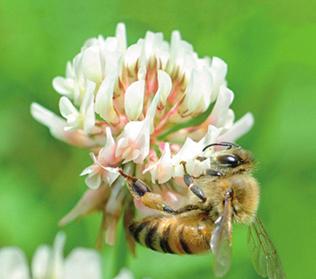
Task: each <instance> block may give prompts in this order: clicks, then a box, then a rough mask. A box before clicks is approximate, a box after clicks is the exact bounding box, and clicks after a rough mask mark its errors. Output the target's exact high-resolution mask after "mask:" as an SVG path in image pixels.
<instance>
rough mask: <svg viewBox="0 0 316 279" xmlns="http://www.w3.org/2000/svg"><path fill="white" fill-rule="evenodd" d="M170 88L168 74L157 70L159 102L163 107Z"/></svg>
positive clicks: (170, 81)
mask: <svg viewBox="0 0 316 279" xmlns="http://www.w3.org/2000/svg"><path fill="white" fill-rule="evenodd" d="M171 88H172V80H171V77H170V76H169V74H168V73H166V72H165V71H162V70H158V92H159V94H160V101H161V103H162V104H163V105H165V104H166V102H167V98H168V96H169V94H170V91H171Z"/></svg>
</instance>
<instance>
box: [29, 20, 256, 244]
mask: <svg viewBox="0 0 316 279" xmlns="http://www.w3.org/2000/svg"><path fill="white" fill-rule="evenodd" d="M226 74H227V65H226V63H225V62H224V61H223V60H222V59H220V58H218V57H213V58H209V57H203V58H200V57H199V56H198V54H197V53H196V52H195V51H194V50H193V47H192V46H191V44H189V43H188V42H186V41H184V40H183V39H182V38H181V35H180V33H179V32H178V31H174V32H173V33H172V34H171V42H170V43H169V42H168V41H166V40H164V38H163V35H162V34H161V33H153V32H147V33H146V35H145V37H144V38H141V39H139V40H138V41H137V42H136V43H134V44H132V45H130V46H127V39H126V33H125V26H124V24H122V23H120V24H118V26H117V30H116V34H115V36H114V37H107V38H103V37H102V36H99V37H96V38H92V39H89V40H88V41H87V42H86V43H85V44H84V46H83V47H82V49H81V51H80V52H79V53H78V54H77V55H76V56H75V57H74V59H73V60H72V61H71V62H68V64H67V67H66V75H65V77H56V78H55V79H54V80H53V87H54V88H55V89H56V91H57V92H58V93H60V94H61V95H62V97H61V99H60V102H59V104H60V105H59V108H60V113H61V115H62V116H63V117H64V119H65V120H64V119H62V118H60V117H58V116H57V115H55V114H54V113H52V112H49V111H48V110H46V109H44V108H42V107H41V106H39V105H37V104H33V105H32V108H31V111H32V115H33V116H34V118H35V119H36V120H38V121H39V122H41V123H42V124H44V125H46V126H47V127H48V128H49V129H50V131H51V133H52V135H53V136H55V137H57V138H58V139H61V140H63V141H65V142H67V143H71V144H76V145H79V146H83V147H87V148H88V149H90V152H91V151H92V152H93V155H92V156H91V157H92V159H93V163H92V165H90V166H89V167H87V168H86V169H85V170H84V171H83V172H82V175H87V177H86V184H87V185H88V187H89V188H90V189H91V190H90V189H89V190H88V191H87V193H86V194H85V195H84V197H83V198H82V200H81V201H79V203H78V205H77V206H76V207H75V209H74V210H73V211H71V213H70V215H67V216H66V218H65V219H63V221H64V222H63V223H65V222H67V220H72V219H73V218H75V217H77V216H82V215H85V214H86V213H88V212H91V211H93V208H91V207H90V206H87V203H90V204H92V205H95V206H96V205H97V206H96V207H95V208H94V209H95V210H101V211H102V212H103V214H104V215H105V216H111V217H109V218H107V219H106V220H107V221H104V224H103V229H104V230H107V229H109V227H113V225H111V224H109V220H113V222H114V223H117V220H118V218H119V216H120V214H121V213H122V212H121V210H122V208H126V207H125V206H123V203H128V201H129V200H130V199H131V198H130V197H129V196H128V194H127V190H126V189H123V190H122V188H123V186H122V183H123V182H120V183H118V178H117V173H115V172H112V171H110V170H111V168H112V169H115V168H117V167H120V168H123V169H124V168H129V169H130V171H131V174H137V176H139V177H140V178H141V179H143V180H144V181H146V182H148V183H158V184H164V185H166V186H168V183H170V181H171V180H173V179H176V178H179V177H181V176H183V174H184V167H183V164H182V163H183V162H184V161H185V162H186V168H187V171H188V173H189V174H191V175H193V176H198V175H199V174H201V173H203V171H204V170H205V169H206V168H208V167H209V164H210V162H209V161H208V160H205V161H203V162H201V161H199V160H197V159H196V158H197V156H198V155H199V154H200V152H201V151H202V149H203V147H204V146H205V145H207V144H210V143H214V142H219V141H231V142H232V141H235V140H237V139H238V138H239V137H240V136H242V135H243V134H244V133H246V132H247V131H248V130H249V129H250V128H251V126H252V124H253V117H252V115H251V114H250V113H247V114H246V115H245V116H243V117H242V118H241V119H239V120H237V121H236V122H235V115H234V112H233V110H232V109H231V108H230V105H231V103H232V101H233V99H234V93H233V92H232V91H231V90H230V89H229V88H228V87H227V82H226ZM101 187H107V188H108V191H104V193H103V194H105V193H106V194H105V195H107V196H106V197H104V198H103V199H100V198H99V197H97V195H93V194H91V193H90V191H99V188H101ZM127 197H129V198H127ZM100 200H102V201H104V204H102V205H100V204H99V201H100ZM85 209H88V211H85ZM69 216H71V217H69ZM111 242H112V241H111Z"/></svg>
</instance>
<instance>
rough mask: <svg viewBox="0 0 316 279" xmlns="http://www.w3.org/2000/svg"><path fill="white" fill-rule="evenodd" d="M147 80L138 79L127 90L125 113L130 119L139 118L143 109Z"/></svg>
mask: <svg viewBox="0 0 316 279" xmlns="http://www.w3.org/2000/svg"><path fill="white" fill-rule="evenodd" d="M144 94H145V80H138V81H135V82H133V83H132V84H130V85H129V87H128V88H127V90H126V92H125V100H124V103H125V105H124V106H125V113H126V115H127V117H128V119H129V120H137V119H138V117H139V116H140V115H141V113H142V111H143V103H144Z"/></svg>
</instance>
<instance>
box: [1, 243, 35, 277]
mask: <svg viewBox="0 0 316 279" xmlns="http://www.w3.org/2000/svg"><path fill="white" fill-rule="evenodd" d="M0 278H3V279H29V278H30V275H29V270H28V266H27V261H26V257H25V255H24V254H23V252H22V251H21V250H20V249H18V248H15V247H7V248H2V249H0Z"/></svg>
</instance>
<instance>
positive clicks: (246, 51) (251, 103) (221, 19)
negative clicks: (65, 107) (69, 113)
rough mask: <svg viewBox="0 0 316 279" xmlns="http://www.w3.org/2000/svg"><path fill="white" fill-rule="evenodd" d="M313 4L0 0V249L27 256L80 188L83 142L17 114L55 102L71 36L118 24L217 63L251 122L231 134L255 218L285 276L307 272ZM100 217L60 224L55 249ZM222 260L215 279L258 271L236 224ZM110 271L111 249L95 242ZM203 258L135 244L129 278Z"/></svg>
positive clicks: (191, 273) (190, 269) (83, 238)
mask: <svg viewBox="0 0 316 279" xmlns="http://www.w3.org/2000/svg"><path fill="white" fill-rule="evenodd" d="M315 10H316V2H314V3H312V1H306V0H302V1H279V0H278V1H215V0H214V1H183V0H182V1H180V0H177V1H138V0H134V1H126V0H124V1H114V0H113V1H94V0H91V1H84V0H77V1H62V0H58V1H39V0H38V1H37V0H31V1H30V0H28V1H25V0H23V1H22V0H1V2H0V33H1V39H0V95H1V101H0V129H1V136H0V160H1V161H0V164H1V166H0V173H1V175H0V246H8V245H17V246H20V247H21V248H22V249H24V251H26V253H27V255H28V257H29V258H30V257H31V255H32V253H33V252H34V250H35V249H36V247H37V246H38V245H39V244H41V243H52V241H53V238H54V236H55V234H56V232H57V230H58V228H57V222H58V220H59V219H60V218H61V217H62V216H63V215H64V214H65V213H66V212H67V211H68V210H69V209H70V208H71V207H72V206H73V205H74V203H75V202H76V201H77V200H78V198H79V197H80V195H81V193H82V192H83V191H84V190H85V189H86V186H85V185H84V181H83V179H82V178H80V177H79V173H80V171H81V170H82V169H83V168H84V167H85V166H87V165H89V164H90V159H89V156H88V154H87V152H86V151H85V150H79V149H77V148H74V147H71V146H67V145H66V144H64V143H61V142H59V141H57V140H56V139H54V138H53V137H52V136H51V135H50V134H49V132H48V130H47V129H46V128H45V127H43V126H42V125H40V124H39V123H37V122H35V121H34V120H33V119H32V118H31V116H30V113H29V107H30V103H31V102H33V101H36V102H39V103H40V104H42V105H44V106H46V107H48V108H50V109H52V110H54V111H57V102H58V98H59V96H58V94H57V93H55V92H54V90H53V89H52V86H51V81H52V78H53V77H54V76H56V75H63V74H64V70H65V65H66V62H67V61H68V60H70V59H72V57H74V55H75V54H76V53H77V52H78V51H79V49H80V47H81V46H82V44H83V42H84V41H85V40H86V39H87V38H89V37H92V36H96V35H98V34H103V35H105V36H106V35H112V34H114V32H115V26H116V24H117V23H118V22H120V21H122V22H125V23H126V25H127V33H128V41H129V43H133V42H135V41H136V39H137V38H139V37H142V36H144V34H145V31H146V30H152V31H161V32H163V33H164V34H165V37H166V38H168V39H169V38H170V33H171V31H172V30H174V29H178V30H180V31H181V33H182V36H183V38H184V39H186V40H187V41H189V42H190V43H192V44H193V46H194V48H195V50H196V51H197V52H198V53H199V55H201V56H204V55H208V56H213V55H215V56H219V57H221V58H223V59H224V60H225V61H226V62H227V63H228V66H229V71H228V83H229V87H230V88H231V89H232V90H233V91H234V92H235V94H236V96H235V101H234V104H233V108H234V109H235V111H236V114H237V116H238V117H240V116H241V115H243V114H244V113H245V112H247V111H252V112H253V114H254V116H255V118H256V123H255V126H254V128H253V130H252V131H251V132H250V133H249V134H248V135H246V136H245V137H244V138H243V139H242V140H240V141H239V142H240V143H241V144H242V145H243V146H245V147H246V148H248V149H250V150H252V151H253V153H254V154H255V156H256V158H257V160H258V162H259V163H258V167H257V171H256V176H257V177H258V179H259V181H260V184H261V189H262V195H261V204H260V209H259V215H260V216H261V217H262V219H263V221H264V223H265V225H266V227H267V229H268V231H269V233H270V235H271V238H272V239H273V241H274V243H275V245H276V246H277V248H278V251H279V254H280V256H281V258H282V260H283V265H284V269H285V271H286V273H287V275H288V278H315V276H316V270H315V247H316V241H315V239H316V236H315V231H316V226H315V223H316V222H315V213H316V212H315V198H316V195H315V194H316V185H315V181H316V180H315V178H316V172H315V166H316V144H315V135H316V131H315V121H316V92H315V88H316V48H315V43H316V17H315ZM99 219H100V216H91V217H88V218H85V219H84V220H82V221H79V222H77V223H73V224H71V225H69V226H68V227H66V228H65V231H66V233H67V236H68V241H67V246H66V252H69V251H70V250H71V249H72V248H73V247H75V246H88V247H94V245H95V239H96V235H97V231H98V226H99ZM233 241H234V246H233V266H232V269H231V271H230V273H229V274H228V275H227V277H226V278H259V277H258V276H257V275H256V274H255V272H254V270H253V269H252V266H251V263H250V260H249V255H248V250H247V245H246V229H245V228H243V227H235V228H234V235H233ZM103 253H104V257H103V259H104V270H105V272H106V273H107V274H109V273H110V271H109V270H110V266H111V264H112V263H111V259H112V258H113V257H112V256H113V255H112V254H113V249H111V248H109V247H106V249H105V252H103ZM211 262H212V260H211V256H210V255H205V256H185V257H180V256H173V255H171V256H167V255H161V254H158V253H155V252H151V251H149V250H146V249H143V248H142V247H138V257H137V258H131V257H129V264H130V268H131V270H132V271H133V272H134V273H135V274H136V278H141V277H142V276H149V277H151V278H154V279H161V278H167V279H168V278H181V279H186V278H188V279H192V278H213V274H212V272H211Z"/></svg>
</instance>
